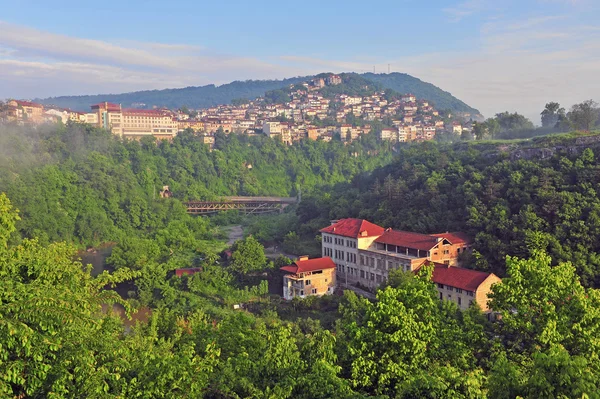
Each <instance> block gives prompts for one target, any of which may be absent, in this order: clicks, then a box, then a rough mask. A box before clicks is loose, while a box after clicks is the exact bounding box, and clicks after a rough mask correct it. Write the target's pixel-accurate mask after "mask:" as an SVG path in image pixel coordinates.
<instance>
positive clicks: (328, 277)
mask: <svg viewBox="0 0 600 399" xmlns="http://www.w3.org/2000/svg"><path fill="white" fill-rule="evenodd" d="M335 268H336V265H335V262H333V260H332V259H331V258H328V257H323V258H316V259H308V257H307V256H304V257H301V258H300V259H298V260H297V261H295V262H294V263H293V264H291V265H289V266H284V267H282V268H281V270H282V271H284V272H285V273H286V275H284V276H283V298H284V299H288V300H291V299H293V298H296V297H300V298H305V297H307V296H315V295H317V296H321V295H326V294H333V291H334V290H335V281H336V277H335Z"/></svg>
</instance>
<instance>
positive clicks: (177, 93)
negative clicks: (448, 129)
mask: <svg viewBox="0 0 600 399" xmlns="http://www.w3.org/2000/svg"><path fill="white" fill-rule="evenodd" d="M346 75H349V76H352V75H354V76H358V77H360V78H362V79H366V80H367V81H369V82H370V83H371V84H373V85H374V86H377V87H381V88H382V89H386V88H389V89H392V90H395V91H397V92H400V93H412V94H414V95H415V96H417V98H419V99H425V100H429V101H431V102H432V103H433V104H434V105H435V106H436V108H437V109H440V110H450V111H454V112H466V113H471V114H473V115H475V114H479V111H477V110H476V109H474V108H472V107H470V106H468V105H467V104H465V103H464V102H462V101H461V100H459V99H457V98H455V97H454V96H452V94H450V93H448V92H446V91H443V90H442V89H440V88H438V87H436V86H434V85H432V84H431V83H427V82H423V81H421V80H419V79H417V78H414V77H412V76H410V75H407V74H401V73H392V74H372V73H366V74H346ZM312 78H313V77H312V76H304V77H297V78H289V79H283V80H248V81H244V82H240V81H236V82H232V83H227V84H224V85H221V86H215V85H206V86H198V87H186V88H182V89H165V90H147V91H138V92H132V93H123V94H99V95H89V96H62V97H51V98H46V99H37V100H36V101H38V102H40V103H42V104H47V105H55V106H59V107H65V108H71V109H74V110H80V111H89V109H90V105H92V104H97V103H99V102H102V101H110V102H114V103H117V104H121V105H122V106H123V107H130V106H132V105H136V104H137V105H139V104H144V106H143V107H145V108H152V107H153V106H157V107H167V108H170V109H177V108H180V107H182V106H187V107H189V108H208V107H212V106H215V105H219V104H229V103H230V102H231V101H232V100H236V99H246V100H253V99H255V98H257V97H261V96H263V95H264V94H265V93H266V92H268V91H271V90H278V89H283V88H287V87H288V86H289V85H291V84H296V83H300V82H305V81H309V80H310V79H312ZM333 90H335V89H333Z"/></svg>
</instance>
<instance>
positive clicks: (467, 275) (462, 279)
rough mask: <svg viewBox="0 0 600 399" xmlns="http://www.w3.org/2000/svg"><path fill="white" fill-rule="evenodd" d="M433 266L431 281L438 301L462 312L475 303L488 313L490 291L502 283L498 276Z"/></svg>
mask: <svg viewBox="0 0 600 399" xmlns="http://www.w3.org/2000/svg"><path fill="white" fill-rule="evenodd" d="M425 263H428V262H424V263H423V264H425ZM433 266H434V269H433V276H432V278H431V280H432V281H433V282H434V283H435V285H436V289H437V291H438V295H439V298H440V299H442V300H447V301H452V302H454V303H456V304H457V305H458V307H459V308H460V309H463V310H464V309H467V308H468V307H469V306H471V304H472V303H473V302H475V303H477V304H478V305H479V307H480V308H481V310H483V311H484V312H489V306H488V301H489V298H488V295H489V294H490V292H491V291H492V286H493V285H494V284H498V283H501V282H502V280H501V279H500V278H499V277H498V276H496V275H495V274H494V273H487V272H482V271H479V270H471V269H465V268H462V267H455V266H448V265H444V264H440V263H433ZM417 270H418V269H417Z"/></svg>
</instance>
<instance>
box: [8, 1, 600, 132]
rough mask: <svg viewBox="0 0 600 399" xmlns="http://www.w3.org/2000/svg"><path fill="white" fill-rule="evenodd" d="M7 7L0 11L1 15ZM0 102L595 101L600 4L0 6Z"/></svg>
mask: <svg viewBox="0 0 600 399" xmlns="http://www.w3.org/2000/svg"><path fill="white" fill-rule="evenodd" d="M3 3H4V4H3ZM0 9H1V10H2V12H1V13H0V98H7V97H19V98H34V97H45V96H54V95H66V94H96V93H117V92H124V91H132V90H143V89H158V88H167V87H184V86H189V85H204V84H209V83H215V84H222V83H226V82H230V81H232V80H240V79H266V78H283V77H289V76H297V75H305V74H312V73H318V72H323V71H333V72H343V71H356V72H363V71H372V70H373V67H374V66H375V68H376V70H377V72H385V71H387V65H388V64H390V65H391V69H392V71H396V72H406V73H409V74H411V75H413V76H416V77H418V78H421V79H423V80H425V81H429V82H431V83H434V84H436V85H438V86H440V87H441V88H443V89H444V90H448V91H450V92H452V93H453V94H454V95H456V96H457V97H459V98H461V99H462V100H464V101H466V102H467V103H469V104H470V105H473V106H474V107H477V108H480V109H481V111H482V112H483V113H484V114H485V115H486V116H491V115H493V114H494V113H496V112H501V111H504V110H509V111H519V112H522V113H524V114H525V115H527V116H529V117H530V118H532V119H533V118H535V120H534V122H536V123H539V120H538V119H539V118H538V114H539V112H540V111H541V109H542V108H543V106H544V104H545V102H548V101H559V102H561V103H563V105H565V106H570V105H571V104H573V103H574V102H578V101H583V100H585V99H589V98H594V96H596V100H600V98H597V97H598V96H599V94H600V79H598V78H597V74H598V71H600V23H599V22H598V21H600V18H599V17H600V1H597V0H466V1H453V0H452V1H451V0H446V1H440V0H434V1H427V2H420V1H415V0H413V1H409V0H396V1H379V2H358V1H313V0H307V1H302V2H288V3H286V2H281V1H277V2H276V1H271V0H267V1H255V2H251V1H221V2H206V1H172V2H165V1H160V2H159V1H154V0H147V1H138V0H126V1H123V0H122V1H104V2H101V3H97V2H82V1H81V0H79V1H77V2H75V1H70V0H69V1H58V2H48V1H47V0H46V1H37V0H30V1H28V2H27V3H25V2H21V1H12V2H9V1H5V0H0Z"/></svg>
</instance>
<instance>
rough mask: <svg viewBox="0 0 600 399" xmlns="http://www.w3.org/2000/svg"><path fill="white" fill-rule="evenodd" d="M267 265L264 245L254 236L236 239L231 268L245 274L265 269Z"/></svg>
mask: <svg viewBox="0 0 600 399" xmlns="http://www.w3.org/2000/svg"><path fill="white" fill-rule="evenodd" d="M266 265H267V258H266V256H265V249H264V247H263V246H262V245H261V244H260V242H258V241H257V240H256V239H255V238H254V237H252V236H248V237H246V238H244V239H243V240H239V241H236V243H235V244H234V245H233V247H232V254H231V265H230V267H231V269H232V270H234V271H235V272H237V273H241V274H245V273H250V272H254V271H260V270H263V269H264V268H265V267H266Z"/></svg>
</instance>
